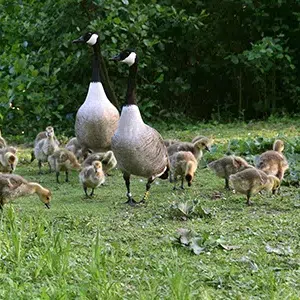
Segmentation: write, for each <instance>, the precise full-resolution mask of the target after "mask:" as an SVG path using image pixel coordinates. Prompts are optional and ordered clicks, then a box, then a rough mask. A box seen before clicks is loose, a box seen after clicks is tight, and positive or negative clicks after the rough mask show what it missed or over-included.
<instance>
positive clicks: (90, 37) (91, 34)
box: [72, 32, 99, 46]
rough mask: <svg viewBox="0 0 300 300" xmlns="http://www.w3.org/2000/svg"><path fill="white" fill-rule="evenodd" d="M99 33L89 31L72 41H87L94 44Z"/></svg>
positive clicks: (91, 44)
mask: <svg viewBox="0 0 300 300" xmlns="http://www.w3.org/2000/svg"><path fill="white" fill-rule="evenodd" d="M98 38H99V35H98V34H97V33H96V32H87V33H85V34H84V35H82V36H81V37H80V38H78V39H76V40H74V41H73V42H72V43H74V44H79V43H86V44H88V45H90V46H94V45H95V44H96V43H97V42H98Z"/></svg>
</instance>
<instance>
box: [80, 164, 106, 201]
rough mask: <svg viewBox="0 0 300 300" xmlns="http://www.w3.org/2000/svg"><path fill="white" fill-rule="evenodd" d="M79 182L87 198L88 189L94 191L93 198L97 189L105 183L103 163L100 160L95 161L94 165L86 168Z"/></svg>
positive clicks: (82, 171)
mask: <svg viewBox="0 0 300 300" xmlns="http://www.w3.org/2000/svg"><path fill="white" fill-rule="evenodd" d="M79 180H80V182H81V184H82V186H83V190H84V192H85V194H86V196H87V197H88V193H87V189H88V188H91V189H92V192H91V194H90V196H93V195H94V190H95V188H97V187H98V186H100V185H101V184H103V183H104V181H105V175H104V172H103V170H102V163H101V162H100V161H98V160H95V161H93V163H92V165H88V166H86V167H84V168H83V169H82V170H81V172H80V174H79Z"/></svg>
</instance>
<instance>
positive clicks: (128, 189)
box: [123, 173, 137, 206]
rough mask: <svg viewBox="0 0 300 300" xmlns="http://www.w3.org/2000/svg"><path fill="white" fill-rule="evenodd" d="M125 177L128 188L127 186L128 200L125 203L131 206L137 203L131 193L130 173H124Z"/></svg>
mask: <svg viewBox="0 0 300 300" xmlns="http://www.w3.org/2000/svg"><path fill="white" fill-rule="evenodd" d="M123 178H124V180H125V184H126V188H127V194H126V196H127V198H128V200H127V201H126V202H125V204H129V205H130V206H134V205H136V203H137V202H136V201H135V200H134V199H133V198H132V196H131V193H130V175H128V174H125V173H123Z"/></svg>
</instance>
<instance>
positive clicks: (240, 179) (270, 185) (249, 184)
mask: <svg viewBox="0 0 300 300" xmlns="http://www.w3.org/2000/svg"><path fill="white" fill-rule="evenodd" d="M229 180H230V181H231V182H232V184H233V187H234V189H235V190H236V191H237V192H239V193H241V194H245V195H247V204H250V197H251V196H252V195H255V194H257V193H258V192H260V191H261V190H267V191H273V193H275V191H276V189H278V187H279V185H280V180H279V179H278V178H277V177H275V176H273V175H267V174H266V173H265V172H263V171H261V170H259V169H256V168H248V169H246V170H244V171H241V172H238V173H236V174H233V175H230V177H229Z"/></svg>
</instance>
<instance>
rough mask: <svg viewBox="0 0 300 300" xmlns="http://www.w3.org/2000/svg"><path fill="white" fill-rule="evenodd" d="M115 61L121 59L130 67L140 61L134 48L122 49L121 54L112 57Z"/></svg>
mask: <svg viewBox="0 0 300 300" xmlns="http://www.w3.org/2000/svg"><path fill="white" fill-rule="evenodd" d="M111 60H113V61H120V62H123V63H125V64H127V65H128V66H129V67H131V66H132V65H134V64H135V63H137V62H138V58H137V55H136V53H135V51H134V50H132V49H126V50H124V51H122V52H121V53H120V54H118V55H116V56H114V57H113V58H111Z"/></svg>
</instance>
